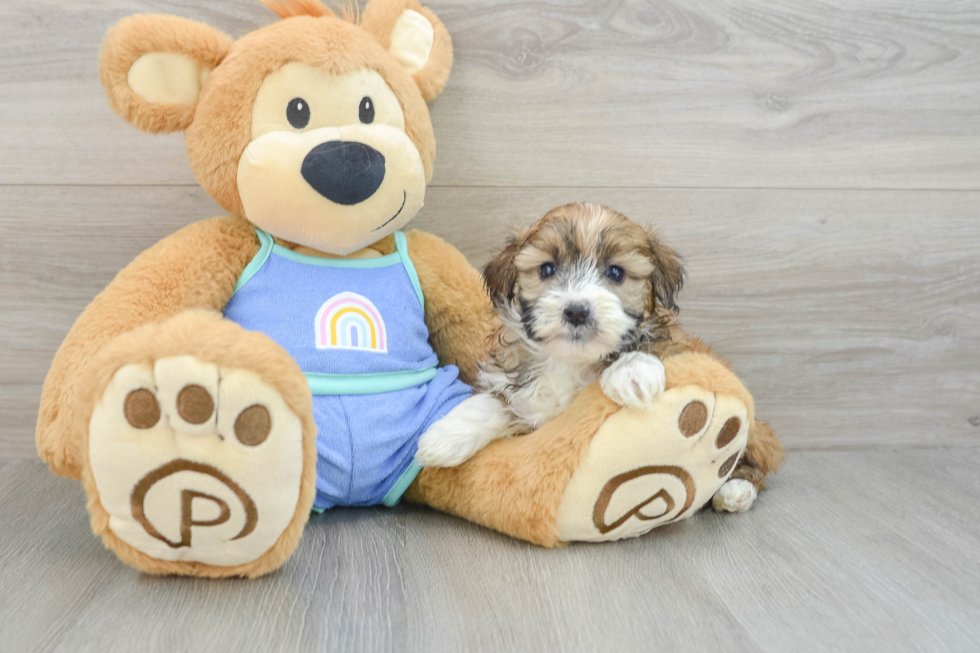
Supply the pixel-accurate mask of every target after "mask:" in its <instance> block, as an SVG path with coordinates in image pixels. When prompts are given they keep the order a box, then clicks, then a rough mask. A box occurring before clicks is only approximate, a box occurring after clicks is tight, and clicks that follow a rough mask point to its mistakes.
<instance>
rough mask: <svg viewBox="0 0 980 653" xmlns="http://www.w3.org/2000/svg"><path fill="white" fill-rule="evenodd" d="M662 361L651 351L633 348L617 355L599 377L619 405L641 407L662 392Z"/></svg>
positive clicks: (604, 388)
mask: <svg viewBox="0 0 980 653" xmlns="http://www.w3.org/2000/svg"><path fill="white" fill-rule="evenodd" d="M666 383H667V380H666V378H665V377H664V365H663V363H661V362H660V359H659V358H657V357H656V356H654V355H653V354H646V353H643V352H632V353H629V354H625V355H623V356H620V357H619V359H618V360H617V361H616V362H615V363H613V364H612V365H610V366H609V367H608V368H606V371H604V372H603V373H602V376H601V377H599V385H600V386H602V391H603V392H604V393H605V394H606V396H607V397H609V398H610V399H612V400H613V401H615V402H616V403H617V404H619V405H620V406H632V407H634V408H642V407H643V406H646V405H647V404H649V403H650V402H651V401H653V398H654V397H656V396H657V395H659V394H661V393H663V391H664V386H665V385H666Z"/></svg>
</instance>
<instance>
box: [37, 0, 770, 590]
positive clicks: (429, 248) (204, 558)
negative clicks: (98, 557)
mask: <svg viewBox="0 0 980 653" xmlns="http://www.w3.org/2000/svg"><path fill="white" fill-rule="evenodd" d="M263 1H264V2H265V4H266V5H268V6H269V7H270V8H271V9H273V10H274V11H275V12H276V13H277V14H278V15H279V17H280V20H279V21H278V22H273V23H271V24H269V25H267V26H265V27H262V28H260V29H257V30H256V31H254V32H252V33H249V34H247V35H245V36H243V37H241V38H239V39H238V40H233V39H231V38H230V37H228V36H226V35H225V34H222V33H221V32H219V31H217V30H215V29H212V28H211V27H209V26H207V25H205V24H202V23H198V22H194V21H191V20H187V19H183V18H179V17H175V16H166V15H136V16H131V17H129V18H125V19H123V20H122V21H121V22H119V23H118V24H117V25H116V26H115V27H113V28H112V29H110V31H109V32H108V33H107V36H106V38H105V42H104V44H103V49H102V53H101V59H100V76H101V80H102V83H103V85H104V86H105V90H106V94H107V97H108V100H109V103H110V105H111V106H112V108H113V110H114V111H115V112H116V113H117V114H118V115H119V116H121V117H122V118H123V119H125V120H126V121H128V122H129V123H131V124H132V125H133V126H135V127H136V128H138V129H140V130H143V131H147V132H152V133H167V132H183V133H184V138H185V142H186V148H187V155H188V160H189V162H190V165H191V168H192V170H193V172H194V174H195V176H196V178H197V180H198V182H199V183H200V184H201V186H202V187H203V188H204V189H205V191H207V193H208V194H209V195H210V196H211V197H212V198H214V200H215V201H216V202H217V203H218V204H219V205H220V206H221V207H222V208H223V209H224V210H225V211H226V212H227V215H226V216H223V217H217V218H212V219H208V220H203V221H201V222H197V223H194V224H191V225H189V226H187V227H185V228H183V229H181V230H179V231H177V232H176V233H174V234H172V235H171V236H169V237H167V238H165V239H164V240H162V241H160V242H159V243H157V244H156V245H154V246H152V247H151V248H149V249H148V250H146V251H145V252H143V253H142V254H140V255H139V256H138V257H137V258H136V259H135V260H133V261H132V262H131V263H130V264H129V265H128V266H126V267H125V268H124V269H123V270H122V271H120V272H119V273H118V275H117V276H116V277H115V278H114V279H113V280H112V282H111V283H110V284H109V286H108V287H107V288H106V289H105V290H104V291H103V292H102V293H100V294H99V295H98V296H97V297H96V298H95V299H94V300H93V301H92V302H91V304H90V305H89V306H88V307H87V308H86V309H85V311H84V312H83V313H82V314H81V316H80V317H79V318H78V319H77V320H76V322H75V324H74V325H73V326H72V328H71V331H70V332H69V333H68V335H67V337H66V338H65V340H64V342H63V344H62V345H61V347H60V348H59V350H58V352H57V354H56V355H55V358H54V361H53V363H52V365H51V368H50V371H49V373H48V375H47V378H46V380H45V383H44V388H43V392H42V398H41V407H40V411H39V416H38V425H37V447H38V452H39V454H40V456H41V458H42V459H43V460H44V461H45V462H47V463H48V465H49V466H50V468H51V469H52V470H53V471H54V472H55V473H57V474H59V475H62V476H66V477H69V478H72V479H77V480H80V481H81V483H82V485H83V487H84V489H85V492H86V496H87V504H88V510H89V512H90V516H91V525H92V530H93V532H94V533H95V534H96V535H97V536H100V537H101V538H102V540H103V542H104V543H105V545H106V546H107V547H108V548H109V549H111V550H112V551H113V552H114V553H115V554H116V555H117V556H118V557H119V558H120V559H121V560H122V561H123V562H125V563H128V564H130V565H132V566H133V567H135V568H137V569H139V570H142V571H144V572H148V573H155V574H182V575H196V576H209V577H225V576H248V577H255V576H259V575H261V574H264V573H267V572H269V571H271V570H274V569H276V568H277V567H279V566H280V565H282V564H283V562H284V561H285V560H286V559H287V558H288V557H289V556H290V554H291V553H292V552H293V550H294V549H295V548H296V545H297V543H298V541H299V539H300V537H301V535H302V532H303V530H304V526H305V525H306V523H307V521H308V519H309V518H310V515H311V512H315V511H322V510H327V509H330V508H333V507H334V506H364V505H377V504H384V505H388V506H392V505H395V504H396V503H398V501H399V500H400V499H402V498H403V497H405V498H407V499H408V500H410V501H413V502H417V503H421V504H426V505H429V506H431V507H433V508H435V509H438V510H442V511H446V512H449V513H452V514H454V515H458V516H459V517H462V518H465V519H468V520H471V521H474V522H476V523H479V524H482V525H484V526H487V527H489V528H492V529H496V530H498V531H500V532H502V533H505V534H508V535H510V536H513V537H515V538H520V539H523V540H526V541H528V542H532V543H534V544H538V545H541V546H546V547H555V546H559V545H562V544H564V543H567V542H572V541H581V540H584V541H607V540H615V539H620V538H623V537H633V536H637V535H640V534H643V533H646V532H648V531H650V530H651V529H652V528H654V527H656V526H659V525H662V524H666V523H671V522H676V521H678V520H682V519H686V518H687V517H689V516H691V515H692V514H694V512H696V511H697V509H698V508H700V507H701V506H703V505H704V504H705V503H706V502H708V501H709V500H710V499H711V497H712V496H713V495H715V493H716V492H717V491H718V489H719V488H720V487H721V486H722V485H723V484H724V483H725V482H726V481H727V480H729V479H730V478H733V474H734V475H735V476H739V475H741V476H740V477H742V478H749V479H750V480H753V482H755V483H756V484H759V485H761V482H762V479H763V478H764V476H765V474H766V472H768V471H770V470H771V468H772V467H773V466H774V464H775V463H776V462H778V460H777V458H778V455H777V454H778V452H777V449H778V443H777V441H775V439H774V436H772V435H771V431H769V430H768V429H767V428H765V427H764V425H763V424H762V423H761V422H757V421H756V420H755V415H754V404H753V399H752V397H751V395H750V394H749V393H748V391H747V390H746V389H745V387H744V386H743V385H742V383H741V382H740V381H739V380H738V379H737V378H736V376H735V375H734V374H733V373H732V372H731V371H730V370H729V369H728V368H727V367H726V366H725V365H724V364H722V363H721V362H720V361H719V360H717V359H716V358H714V357H713V356H711V355H710V354H709V353H702V352H686V353H683V354H679V355H677V356H671V357H668V358H666V359H665V360H664V367H665V371H666V372H665V373H666V390H665V392H664V393H663V394H662V395H661V396H659V397H658V399H657V401H656V402H655V403H653V404H652V405H650V406H649V407H647V408H642V409H641V408H623V407H621V406H619V405H617V404H615V403H613V402H612V401H611V400H609V399H608V398H606V397H605V396H604V395H603V393H602V391H601V389H600V388H599V387H598V385H597V384H594V385H593V386H590V387H589V388H588V389H587V390H586V391H584V392H583V393H582V394H581V396H579V397H578V398H577V399H576V400H575V402H574V403H573V404H572V405H571V406H570V407H569V408H568V409H567V410H566V411H565V412H564V413H562V414H561V415H560V416H559V417H558V418H556V419H555V420H553V421H552V422H550V423H548V424H546V425H544V426H543V427H542V428H540V429H538V430H537V431H535V432H533V433H531V434H529V435H526V436H522V437H517V438H511V439H506V440H501V441H498V442H494V443H493V444H491V445H490V446H488V447H487V448H486V449H484V450H482V451H481V452H479V453H478V454H477V455H476V456H474V457H473V458H471V459H470V460H469V461H467V462H466V463H464V464H462V465H460V466H458V467H450V468H435V467H432V468H422V467H421V466H420V465H419V463H418V462H417V461H416V460H415V453H416V450H417V446H418V440H419V437H420V436H421V434H423V433H424V432H425V431H426V430H427V429H428V428H429V427H430V426H431V425H433V424H435V423H436V422H438V421H439V420H440V419H441V418H442V417H443V416H445V415H446V414H447V413H448V412H449V411H450V410H452V408H453V407H454V406H456V405H458V404H459V403H460V402H461V401H463V400H464V399H465V398H466V397H468V396H469V395H470V393H471V390H470V386H469V385H468V384H469V383H471V382H473V380H474V379H475V378H476V374H477V367H478V364H479V361H480V360H481V359H482V358H483V357H484V355H485V353H486V350H487V338H488V336H489V334H490V333H491V330H492V320H491V319H490V317H489V313H488V306H489V300H488V297H487V293H486V290H485V289H484V287H483V284H482V280H481V278H480V275H479V274H478V272H477V271H476V270H474V269H473V268H472V267H471V266H470V265H469V264H468V262H467V261H466V259H465V258H464V257H463V256H462V254H460V253H459V252H458V251H457V250H455V249H454V248H453V247H452V246H450V245H449V244H447V243H446V242H444V241H443V240H441V239H439V238H438V237H436V236H434V235H430V234H426V233H422V232H419V231H410V232H408V233H405V232H404V231H402V228H403V227H405V225H406V224H407V223H408V222H409V221H410V220H411V219H412V218H413V217H414V216H415V215H416V214H417V213H418V212H419V210H420V209H421V207H422V204H423V199H424V195H425V190H426V186H427V184H428V183H429V181H430V180H431V178H432V172H433V162H434V159H435V151H436V142H435V137H434V134H433V126H432V123H431V120H430V116H429V112H428V108H427V104H426V103H427V102H428V101H431V100H433V99H434V98H435V97H436V96H437V95H438V94H439V93H440V92H441V91H442V89H443V87H444V85H445V83H446V80H447V77H448V75H449V71H450V68H451V66H452V57H453V54H452V45H451V41H450V37H449V34H448V32H447V31H446V28H445V27H444V26H443V24H442V23H441V22H440V21H439V20H438V19H437V18H436V16H435V15H434V14H433V13H432V12H431V11H430V10H428V9H427V8H425V7H422V6H421V5H419V4H418V3H417V2H416V1H415V0H370V2H368V3H367V4H366V6H365V7H364V9H363V11H361V12H359V13H357V14H355V15H346V16H337V15H335V14H334V13H333V12H332V11H331V10H330V9H328V8H326V7H325V6H323V5H321V4H320V3H319V2H318V1H317V0H263ZM726 424H727V425H728V427H727V430H726V433H728V436H730V435H731V432H735V431H737V432H736V434H735V436H734V437H728V436H726V437H725V438H719V437H718V435H719V432H720V431H721V429H722V427H723V426H724V425H726ZM733 424H734V425H736V426H737V429H735V431H733V430H732V425H733ZM722 440H724V443H723V444H720V443H721V441H722ZM739 456H741V459H740V462H739V464H738V466H737V468H736V465H735V461H736V460H738V459H739Z"/></svg>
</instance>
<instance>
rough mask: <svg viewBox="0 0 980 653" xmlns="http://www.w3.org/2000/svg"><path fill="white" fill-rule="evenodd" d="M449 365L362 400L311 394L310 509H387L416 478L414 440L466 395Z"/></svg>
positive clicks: (369, 395)
mask: <svg viewBox="0 0 980 653" xmlns="http://www.w3.org/2000/svg"><path fill="white" fill-rule="evenodd" d="M458 374H459V371H458V370H457V369H456V367H455V366H453V365H449V366H446V367H441V368H439V369H438V371H437V373H436V376H435V378H433V379H432V380H431V381H429V382H428V383H425V384H423V385H420V386H415V387H412V388H407V389H405V390H396V391H394V392H385V393H381V394H365V395H314V396H313V418H314V419H315V420H316V426H317V436H316V448H317V454H318V456H317V463H316V476H317V478H316V489H317V492H316V499H315V501H314V502H313V509H314V510H316V511H323V510H326V509H328V508H333V507H334V506H374V505H378V504H380V503H383V504H385V505H387V506H393V505H395V504H396V503H398V500H399V499H401V496H402V494H404V493H405V490H407V489H408V486H409V485H411V483H412V481H413V480H415V477H416V476H417V475H418V473H419V471H420V470H421V467H419V465H418V464H417V463H415V452H416V451H417V450H418V442H419V438H420V437H421V436H422V434H423V433H425V432H426V431H427V430H428V429H429V427H430V426H432V424H434V423H435V422H437V421H438V420H439V419H441V418H442V417H443V416H445V415H446V413H448V412H449V411H451V410H452V409H453V408H455V407H456V406H458V405H459V404H460V403H461V402H462V401H463V400H464V399H466V398H467V397H469V396H470V394H472V392H473V390H472V388H470V386H468V385H466V384H465V383H463V382H462V381H460V380H459V379H458V378H457V376H458Z"/></svg>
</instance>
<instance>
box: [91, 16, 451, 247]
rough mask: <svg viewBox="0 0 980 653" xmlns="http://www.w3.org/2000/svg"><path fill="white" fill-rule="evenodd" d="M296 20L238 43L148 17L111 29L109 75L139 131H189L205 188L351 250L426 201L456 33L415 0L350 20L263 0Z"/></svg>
mask: <svg viewBox="0 0 980 653" xmlns="http://www.w3.org/2000/svg"><path fill="white" fill-rule="evenodd" d="M262 2H263V3H264V4H266V5H267V6H269V7H270V8H271V9H273V11H275V12H276V13H277V14H278V15H279V16H280V18H282V20H280V21H279V22H277V23H273V24H270V25H268V26H266V27H262V28H260V29H258V30H256V31H254V32H251V33H250V34H247V35H245V36H243V37H242V38H240V39H238V40H232V39H231V38H230V37H229V36H227V35H225V34H222V33H221V32H219V31H217V30H215V29H213V28H211V27H209V26H207V25H204V24H202V23H198V22H195V21H191V20H187V19H184V18H178V17H176V16H164V15H138V16H131V17H129V18H126V19H124V20H122V21H121V22H120V23H118V24H117V25H116V26H115V27H113V28H112V29H111V30H109V32H108V34H107V35H106V39H105V42H104V44H103V48H102V55H101V60H100V74H101V78H102V83H103V85H104V86H105V88H106V92H107V95H108V97H109V102H110V104H111V105H112V107H113V109H114V110H115V111H116V113H118V114H119V115H120V116H122V117H123V118H124V119H126V120H127V121H129V122H130V123H131V124H133V125H134V126H136V127H137V128H139V129H141V130H143V131H148V132H154V133H163V132H175V131H183V132H184V139H185V143H186V145H187V155H188V159H189V161H190V164H191V168H192V169H193V171H194V175H195V176H196V177H197V180H198V182H199V183H200V184H201V186H203V187H204V189H205V190H206V191H207V192H208V193H209V194H210V195H211V197H213V198H214V199H215V201H217V202H218V204H220V205H221V206H222V207H223V208H224V209H225V210H226V211H228V212H230V213H232V214H233V215H237V216H240V217H243V218H245V219H247V220H249V221H251V222H252V223H253V224H255V225H256V226H258V227H260V228H261V229H263V230H265V231H267V232H269V233H271V234H272V235H274V236H277V237H280V238H283V239H285V240H288V241H291V242H294V243H298V244H301V245H305V246H307V247H312V248H314V249H318V250H321V251H324V252H328V253H331V254H336V255H346V254H350V253H352V252H354V251H356V250H358V249H360V248H362V247H365V246H367V245H370V244H371V243H373V242H375V241H377V240H379V239H381V238H383V237H384V236H387V235H389V234H391V233H393V232H394V231H396V230H397V229H400V228H401V227H402V226H404V225H405V223H407V222H408V221H409V220H410V219H411V218H412V217H414V216H415V214H416V213H417V212H418V210H419V209H420V208H421V207H422V201H423V199H424V196H425V188H426V184H427V183H428V182H429V180H430V179H431V177H432V163H433V160H434V158H435V150H436V143H435V137H434V135H433V132H432V123H431V120H430V118H429V111H428V108H427V106H426V101H428V100H431V99H433V98H435V97H436V96H437V95H438V94H439V93H440V92H441V91H442V88H443V86H444V85H445V83H446V79H447V78H448V76H449V70H450V68H451V66H452V44H451V42H450V39H449V34H448V32H447V31H446V28H445V27H444V26H443V25H442V23H441V22H439V20H438V19H437V18H436V17H435V15H434V14H433V13H432V12H431V11H429V10H428V9H426V8H424V7H422V6H421V5H419V4H418V3H417V2H416V1H415V0H370V2H368V4H367V5H366V6H365V7H364V10H363V11H362V12H360V13H359V14H358V15H355V16H346V17H338V16H335V15H334V14H333V12H331V11H330V9H328V8H327V7H325V6H323V5H322V4H320V3H319V1H318V0H262Z"/></svg>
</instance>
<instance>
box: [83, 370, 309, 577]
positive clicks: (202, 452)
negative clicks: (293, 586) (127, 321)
mask: <svg viewBox="0 0 980 653" xmlns="http://www.w3.org/2000/svg"><path fill="white" fill-rule="evenodd" d="M89 461H90V466H91V471H92V476H93V479H94V481H95V486H96V489H97V491H98V501H99V502H100V503H101V505H102V508H103V509H104V510H105V511H106V512H107V513H108V516H109V521H108V528H109V530H111V531H112V532H113V533H114V534H115V535H116V536H117V537H118V538H120V539H122V540H123V541H124V542H126V543H127V544H129V545H130V546H132V547H134V548H135V549H137V550H138V551H140V552H141V553H143V554H146V555H148V556H150V557H152V558H156V559H158V560H170V561H187V562H201V563H206V564H211V565H219V566H231V565H240V564H244V563H248V562H251V561H253V560H256V559H257V558H259V557H260V556H262V555H263V554H264V553H265V552H266V551H268V550H269V549H270V548H271V547H272V546H273V545H274V544H275V543H276V541H277V540H278V539H279V537H280V535H282V533H283V532H284V531H285V529H286V527H287V526H288V525H289V523H290V521H291V520H292V518H293V515H294V513H295V511H296V506H297V503H298V501H299V495H300V479H301V476H302V471H303V445H302V424H301V421H300V419H299V418H298V417H297V416H296V415H295V414H294V413H293V412H292V411H291V410H290V409H289V408H288V407H287V405H286V402H285V401H284V400H283V398H282V396H281V395H280V394H279V393H278V392H276V391H275V390H274V389H272V388H271V387H270V386H269V385H267V384H266V383H264V382H263V381H262V379H261V378H260V377H259V375H258V374H255V373H254V372H249V371H245V370H236V369H225V368H219V367H218V366H216V365H212V364H209V363H204V362H201V361H199V360H197V359H195V358H193V357H191V356H177V357H173V358H164V359H160V360H158V361H156V362H155V363H154V364H152V365H149V364H147V365H127V366H125V367H123V368H121V369H119V370H118V371H117V372H116V374H115V375H114V377H113V378H112V380H111V381H110V382H109V385H108V387H107V388H106V390H105V393H104V394H103V395H102V397H101V398H100V400H99V402H98V404H97V405H96V407H95V409H94V411H93V413H92V419H91V421H90V424H89Z"/></svg>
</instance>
